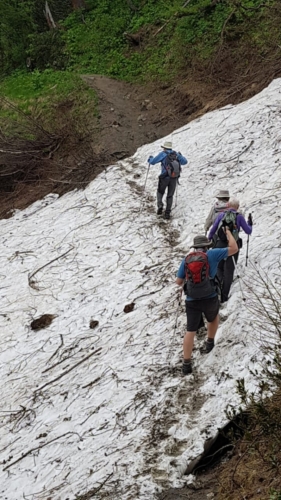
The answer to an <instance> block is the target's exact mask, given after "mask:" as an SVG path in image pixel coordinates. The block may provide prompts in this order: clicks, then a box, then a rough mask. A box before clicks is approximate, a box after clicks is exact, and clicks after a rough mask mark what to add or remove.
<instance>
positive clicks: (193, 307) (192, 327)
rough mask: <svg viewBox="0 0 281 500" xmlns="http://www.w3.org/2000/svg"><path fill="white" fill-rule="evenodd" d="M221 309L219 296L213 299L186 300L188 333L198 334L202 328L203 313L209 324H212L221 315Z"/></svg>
mask: <svg viewBox="0 0 281 500" xmlns="http://www.w3.org/2000/svg"><path fill="white" fill-rule="evenodd" d="M219 308H220V305H219V299H218V296H216V297H212V298H211V299H201V300H186V301H185V310H186V316H187V331H188V332H196V331H197V330H198V329H199V328H200V321H201V317H202V313H203V314H204V315H205V318H206V320H207V321H208V323H212V321H214V319H216V317H217V315H218V313H219Z"/></svg>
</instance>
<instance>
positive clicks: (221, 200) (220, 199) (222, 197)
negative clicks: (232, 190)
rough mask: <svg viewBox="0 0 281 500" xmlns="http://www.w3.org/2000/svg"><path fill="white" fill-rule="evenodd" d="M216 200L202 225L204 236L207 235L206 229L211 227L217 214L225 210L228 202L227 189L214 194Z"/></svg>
mask: <svg viewBox="0 0 281 500" xmlns="http://www.w3.org/2000/svg"><path fill="white" fill-rule="evenodd" d="M216 198H217V201H216V202H215V204H214V205H213V206H212V208H211V210H210V212H209V215H208V217H207V219H206V222H205V225H204V229H205V234H207V231H208V229H210V227H212V225H213V224H214V222H215V220H216V218H217V216H218V214H219V213H221V212H225V210H227V208H228V202H229V191H228V190H227V189H220V190H219V191H218V192H217V194H216Z"/></svg>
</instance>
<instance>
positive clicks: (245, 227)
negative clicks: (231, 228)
mask: <svg viewBox="0 0 281 500" xmlns="http://www.w3.org/2000/svg"><path fill="white" fill-rule="evenodd" d="M237 223H238V224H239V225H240V227H242V229H243V231H244V233H246V234H252V230H253V228H252V226H249V224H247V222H246V221H245V219H244V217H243V215H241V214H239V215H238V217H237Z"/></svg>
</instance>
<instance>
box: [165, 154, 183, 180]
mask: <svg viewBox="0 0 281 500" xmlns="http://www.w3.org/2000/svg"><path fill="white" fill-rule="evenodd" d="M163 165H164V168H165V170H166V171H167V174H168V176H169V177H180V174H181V164H180V162H179V160H178V157H177V153H176V152H175V151H172V152H171V153H167V155H166V156H165V158H164V160H163Z"/></svg>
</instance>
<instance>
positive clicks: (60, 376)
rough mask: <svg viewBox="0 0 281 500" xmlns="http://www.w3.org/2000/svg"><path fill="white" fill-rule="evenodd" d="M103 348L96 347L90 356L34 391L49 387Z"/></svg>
mask: <svg viewBox="0 0 281 500" xmlns="http://www.w3.org/2000/svg"><path fill="white" fill-rule="evenodd" d="M101 350H102V348H101V347H99V348H98V349H96V351H94V352H91V354H88V356H85V358H82V359H80V361H78V363H75V365H73V366H71V368H69V369H68V370H65V372H62V373H61V374H60V375H59V376H58V377H56V378H54V379H53V380H50V381H49V382H46V384H43V385H41V387H38V389H35V391H34V392H39V391H41V390H42V389H44V388H45V387H47V385H50V384H53V383H54V382H57V380H59V379H61V378H62V377H64V375H67V373H69V372H71V371H72V370H74V369H75V368H76V367H77V366H79V365H81V364H82V363H84V361H87V359H89V358H91V357H92V356H94V354H97V353H98V352H100V351H101Z"/></svg>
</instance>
